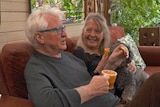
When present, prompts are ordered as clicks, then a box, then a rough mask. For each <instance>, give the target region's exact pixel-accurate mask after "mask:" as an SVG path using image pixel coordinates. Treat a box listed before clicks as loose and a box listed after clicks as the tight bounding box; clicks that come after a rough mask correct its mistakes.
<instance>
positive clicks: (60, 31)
mask: <svg viewBox="0 0 160 107" xmlns="http://www.w3.org/2000/svg"><path fill="white" fill-rule="evenodd" d="M65 27H66V26H64V25H62V26H59V27H55V28H51V29H46V30H40V31H38V32H42V33H44V32H51V31H56V32H57V34H58V35H62V33H63V31H64V30H65Z"/></svg>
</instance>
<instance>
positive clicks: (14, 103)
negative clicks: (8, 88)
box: [0, 96, 34, 107]
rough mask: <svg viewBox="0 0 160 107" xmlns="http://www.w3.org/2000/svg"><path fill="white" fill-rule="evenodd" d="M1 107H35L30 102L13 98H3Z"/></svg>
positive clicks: (0, 103) (0, 101)
mask: <svg viewBox="0 0 160 107" xmlns="http://www.w3.org/2000/svg"><path fill="white" fill-rule="evenodd" d="M0 107H34V105H33V103H32V102H31V101H30V100H27V99H23V98H18V97H12V96H2V97H1V99H0Z"/></svg>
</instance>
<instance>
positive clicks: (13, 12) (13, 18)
mask: <svg viewBox="0 0 160 107" xmlns="http://www.w3.org/2000/svg"><path fill="white" fill-rule="evenodd" d="M0 1H1V4H0V8H1V12H0V14H1V23H0V49H1V48H2V46H3V45H4V44H6V43H9V42H14V41H22V40H26V37H25V34H24V25H25V21H26V19H27V17H28V15H29V0H0Z"/></svg>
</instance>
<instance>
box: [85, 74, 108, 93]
mask: <svg viewBox="0 0 160 107" xmlns="http://www.w3.org/2000/svg"><path fill="white" fill-rule="evenodd" d="M108 79H109V76H107V75H105V76H93V78H92V80H91V81H90V83H89V84H88V89H89V90H90V92H91V93H92V95H93V96H100V95H103V94H106V93H107V92H108V90H109V82H108Z"/></svg>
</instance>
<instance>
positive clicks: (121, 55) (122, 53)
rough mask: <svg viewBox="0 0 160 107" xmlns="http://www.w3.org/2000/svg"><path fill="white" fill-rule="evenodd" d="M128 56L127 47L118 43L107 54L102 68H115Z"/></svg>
mask: <svg viewBox="0 0 160 107" xmlns="http://www.w3.org/2000/svg"><path fill="white" fill-rule="evenodd" d="M128 57H129V51H128V48H127V47H126V46H125V45H123V44H120V45H118V46H117V47H116V48H115V49H114V50H113V52H112V54H111V55H110V56H109V58H108V61H107V64H106V65H105V67H104V69H112V70H115V69H116V68H117V67H118V66H119V65H120V64H121V63H122V62H123V60H125V59H126V58H128Z"/></svg>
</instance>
